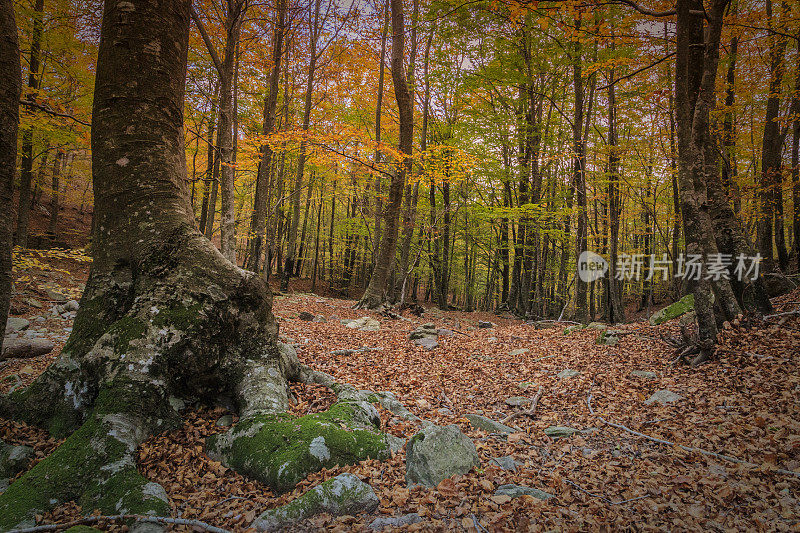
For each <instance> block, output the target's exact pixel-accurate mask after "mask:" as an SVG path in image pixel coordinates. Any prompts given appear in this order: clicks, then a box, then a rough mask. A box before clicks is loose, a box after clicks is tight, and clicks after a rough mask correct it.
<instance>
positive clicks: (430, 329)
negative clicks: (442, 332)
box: [408, 322, 439, 341]
mask: <svg viewBox="0 0 800 533" xmlns="http://www.w3.org/2000/svg"><path fill="white" fill-rule="evenodd" d="M438 335H439V332H438V330H437V329H436V326H435V325H434V324H433V323H432V322H428V323H427V324H423V325H421V326H420V327H418V328H417V329H415V330H414V331H412V332H411V333H410V334H409V335H408V338H409V339H411V340H412V341H415V340H419V339H428V338H433V339H435V338H436V337H437V336H438Z"/></svg>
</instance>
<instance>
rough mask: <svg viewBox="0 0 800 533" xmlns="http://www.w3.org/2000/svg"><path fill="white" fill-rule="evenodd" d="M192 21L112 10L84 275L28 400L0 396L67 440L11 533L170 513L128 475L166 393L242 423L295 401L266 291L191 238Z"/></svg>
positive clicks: (1, 412)
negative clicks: (74, 309)
mask: <svg viewBox="0 0 800 533" xmlns="http://www.w3.org/2000/svg"><path fill="white" fill-rule="evenodd" d="M10 4H11V3H10V2H9V1H7V0H4V2H3V10H2V19H0V20H2V24H3V27H2V30H3V33H2V41H1V42H2V46H3V47H4V48H3V54H2V55H0V65H2V68H3V69H4V70H3V71H2V72H3V74H4V75H5V76H4V77H3V83H4V84H6V83H10V85H11V86H10V87H8V90H4V91H3V98H4V101H3V103H4V107H3V108H2V109H3V115H2V119H3V121H4V122H3V129H2V132H3V135H4V137H3V141H4V142H3V144H2V146H3V157H4V158H5V159H4V161H3V162H4V163H6V162H10V160H11V158H12V157H13V155H12V153H10V151H9V150H8V149H7V148H6V147H7V146H14V144H13V143H6V142H5V141H8V140H12V139H11V138H9V137H6V135H11V134H13V123H14V119H15V117H14V112H13V107H12V106H10V103H9V100H10V99H11V98H13V97H14V96H16V94H15V91H16V88H15V87H14V86H13V80H14V79H15V76H14V73H15V69H16V68H17V66H16V63H15V62H14V60H13V57H14V54H13V53H9V52H13V50H12V48H13V40H12V38H11V37H10V34H11V33H13V30H10V28H9V26H10V24H11V18H10V16H9V8H10ZM190 9H191V7H190V2H189V0H163V1H161V2H158V3H154V2H150V1H147V0H131V1H128V2H117V1H115V0H108V1H107V2H106V3H105V8H104V14H103V23H102V29H101V34H100V51H99V58H98V61H97V81H96V85H95V92H94V106H93V120H92V171H93V179H94V194H95V217H96V219H97V223H96V224H95V228H96V230H95V234H94V244H93V246H92V253H93V258H94V262H93V264H92V270H91V274H90V276H89V280H88V281H87V284H86V290H85V292H84V294H83V297H82V299H81V306H80V310H79V311H78V316H77V317H76V319H75V325H74V329H73V332H72V334H71V336H70V338H69V341H68V342H67V344H66V345H65V346H64V349H63V350H62V352H61V354H60V356H59V357H58V359H57V360H56V361H55V362H53V363H52V364H51V365H50V366H49V367H48V369H47V370H46V371H45V372H44V373H43V374H42V375H41V376H40V377H39V378H37V380H36V381H35V382H34V383H33V384H32V385H30V386H29V387H27V388H26V389H23V390H17V391H15V392H14V393H13V394H11V395H9V396H0V416H3V417H7V418H20V419H23V420H26V421H28V422H29V423H34V424H37V425H40V426H42V427H46V428H48V429H49V430H50V433H51V434H52V435H53V436H56V437H65V436H66V437H67V439H66V441H65V442H64V443H63V444H62V445H61V446H59V448H58V449H56V451H55V452H53V453H52V454H51V455H50V456H49V457H48V458H46V459H44V460H42V461H41V462H39V463H37V464H36V466H34V467H33V468H32V469H30V470H29V471H28V472H27V473H25V474H24V475H23V476H22V477H21V478H19V479H17V480H16V481H14V483H13V484H12V485H11V486H10V487H9V488H8V489H7V490H6V491H5V492H3V494H1V495H0V529H2V530H9V529H13V528H15V527H19V526H21V525H24V524H30V523H32V522H33V519H34V517H35V515H36V514H37V513H42V512H45V511H47V510H48V509H51V508H53V507H54V506H56V505H59V504H62V503H65V502H68V501H73V500H74V501H78V502H80V504H81V505H82V506H83V508H84V509H100V510H101V511H102V512H105V513H110V514H115V513H119V512H132V513H139V514H148V513H153V514H157V515H160V516H164V515H168V514H169V512H170V506H169V503H168V501H167V497H166V494H165V492H164V490H163V489H162V488H161V487H160V486H158V485H157V484H155V483H153V482H150V481H148V480H147V479H145V478H143V477H142V476H141V475H140V474H138V473H137V471H136V466H135V465H136V448H137V446H138V445H139V444H140V443H141V442H142V441H143V440H144V439H146V438H147V437H148V436H149V435H151V434H152V433H153V432H155V431H160V430H162V429H164V428H166V427H170V426H172V425H173V424H174V423H175V422H176V421H177V420H178V418H179V417H178V413H177V412H176V411H175V410H174V409H173V407H171V404H170V402H168V401H167V398H168V397H169V396H170V395H177V396H184V397H185V396H193V397H198V398H209V397H210V396H213V397H220V396H227V397H229V398H232V399H233V401H234V403H235V405H236V406H237V408H238V411H239V414H240V416H241V417H242V419H243V420H244V419H248V418H250V417H253V416H256V415H257V414H259V413H261V414H263V413H270V412H281V411H285V410H286V407H287V406H288V404H289V392H288V388H287V385H286V379H287V377H288V376H291V375H293V374H294V373H295V372H296V370H297V366H296V364H297V361H296V356H294V357H295V358H292V357H291V355H292V354H291V350H290V351H286V350H283V351H282V352H281V351H279V349H278V347H277V345H276V335H277V327H276V325H275V320H274V318H273V316H272V312H271V302H272V300H271V292H270V291H269V290H268V288H267V286H266V285H265V284H264V282H262V281H261V280H260V278H258V277H257V276H254V275H252V274H251V273H248V272H246V271H243V270H241V269H239V268H237V267H236V266H235V265H234V264H233V263H231V262H230V261H228V260H227V259H226V258H225V257H223V256H222V255H221V254H220V253H219V252H218V251H217V250H216V248H215V247H214V246H213V245H212V244H211V242H210V241H209V240H208V239H206V238H205V237H204V236H203V235H202V234H201V233H200V232H199V231H198V230H197V229H196V227H195V223H194V215H193V213H192V211H191V207H190V203H189V190H190V188H189V183H188V181H187V174H186V160H185V151H184V146H185V145H184V133H183V104H184V102H183V98H184V86H185V78H186V67H187V50H188V42H189V22H190ZM132 65H135V66H136V68H131V66H132ZM5 87H7V86H6V85H4V89H5ZM8 168H13V165H12V166H11V167H9V166H7V165H3V167H2V169H3V170H2V171H3V172H4V173H6V174H4V177H5V178H7V172H8V171H7V170H6V169H8ZM4 186H5V185H4ZM4 227H7V226H4ZM6 255H7V254H6ZM263 453H265V454H266V453H267V452H266V451H263Z"/></svg>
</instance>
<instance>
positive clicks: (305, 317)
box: [297, 311, 314, 322]
mask: <svg viewBox="0 0 800 533" xmlns="http://www.w3.org/2000/svg"><path fill="white" fill-rule="evenodd" d="M297 318H299V319H300V320H304V321H306V322H311V321H312V320H314V315H313V314H311V313H309V312H308V311H300V314H299V315H298V316H297Z"/></svg>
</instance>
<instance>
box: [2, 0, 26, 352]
mask: <svg viewBox="0 0 800 533" xmlns="http://www.w3.org/2000/svg"><path fill="white" fill-rule="evenodd" d="M21 94H22V74H21V71H20V60H19V42H18V37H17V23H16V20H15V19H14V2H13V0H0V326H2V327H3V331H4V332H5V327H6V320H7V319H8V310H9V306H10V305H11V283H12V277H11V269H12V266H13V265H12V260H11V245H12V231H11V228H12V223H13V220H12V213H13V209H12V197H13V195H14V173H15V170H16V168H17V132H18V127H19V99H20V95H21ZM2 351H3V335H0V353H2Z"/></svg>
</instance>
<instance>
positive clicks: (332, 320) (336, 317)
mask: <svg viewBox="0 0 800 533" xmlns="http://www.w3.org/2000/svg"><path fill="white" fill-rule="evenodd" d="M329 318H330V321H331V322H336V321H337V320H339V315H331V316H330V317H329Z"/></svg>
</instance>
